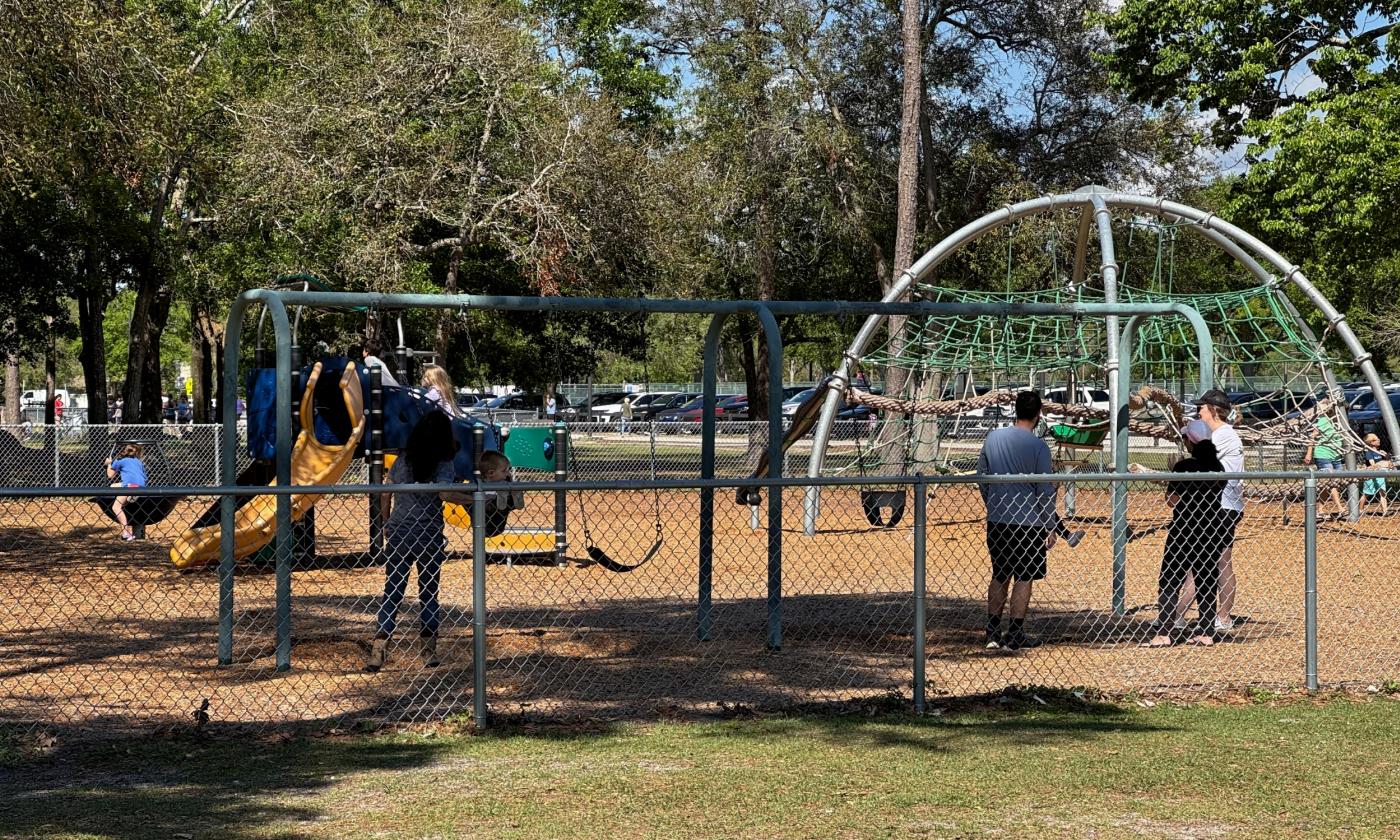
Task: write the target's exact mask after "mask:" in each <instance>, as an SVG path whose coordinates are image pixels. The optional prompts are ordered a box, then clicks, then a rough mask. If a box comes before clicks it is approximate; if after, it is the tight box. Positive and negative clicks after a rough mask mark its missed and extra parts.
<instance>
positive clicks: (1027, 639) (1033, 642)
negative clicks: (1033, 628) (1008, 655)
mask: <svg viewBox="0 0 1400 840" xmlns="http://www.w3.org/2000/svg"><path fill="white" fill-rule="evenodd" d="M1043 644H1045V643H1044V642H1043V641H1041V640H1040V639H1037V638H1035V637H1034V636H1027V635H1026V634H1024V633H1021V634H1019V635H1015V636H1008V637H1007V638H1005V639H1002V640H1001V646H1002V647H1004V648H1006V649H1007V650H1026V649H1027V648H1038V647H1040V646H1041V645H1043Z"/></svg>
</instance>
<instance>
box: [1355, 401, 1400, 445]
mask: <svg viewBox="0 0 1400 840" xmlns="http://www.w3.org/2000/svg"><path fill="white" fill-rule="evenodd" d="M1387 398H1388V399H1389V400H1390V407H1391V409H1392V410H1393V411H1395V412H1396V413H1397V414H1400V391H1392V392H1390V394H1389V395H1388V396H1387ZM1347 420H1349V421H1350V422H1351V427H1352V428H1353V429H1355V430H1356V433H1357V434H1358V435H1361V436H1363V437H1364V436H1365V435H1368V434H1375V435H1377V436H1378V437H1379V438H1380V439H1381V448H1382V449H1384V450H1386V451H1387V452H1393V451H1394V450H1393V449H1392V448H1391V442H1390V436H1389V435H1387V434H1386V432H1385V421H1384V420H1382V419H1381V410H1380V406H1378V405H1376V403H1375V402H1372V403H1370V405H1369V406H1368V407H1367V408H1364V409H1361V410H1359V411H1353V412H1350V413H1349V414H1348V415H1347Z"/></svg>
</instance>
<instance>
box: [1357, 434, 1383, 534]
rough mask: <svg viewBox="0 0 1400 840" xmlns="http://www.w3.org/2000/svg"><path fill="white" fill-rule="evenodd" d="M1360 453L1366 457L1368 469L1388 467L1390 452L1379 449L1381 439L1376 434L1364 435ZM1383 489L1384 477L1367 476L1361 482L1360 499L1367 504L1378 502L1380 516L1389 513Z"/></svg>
mask: <svg viewBox="0 0 1400 840" xmlns="http://www.w3.org/2000/svg"><path fill="white" fill-rule="evenodd" d="M1361 455H1362V457H1363V458H1365V459H1366V469H1368V470H1388V469H1390V453H1389V452H1386V451H1385V450H1384V449H1381V439H1380V437H1379V436H1377V435H1374V434H1370V435H1367V436H1366V450H1365V451H1364V452H1362V453H1361ZM1385 491H1386V488H1385V479H1383V478H1368V479H1366V481H1364V482H1363V483H1362V484H1361V498H1362V501H1363V502H1365V503H1367V504H1375V503H1376V502H1380V505H1381V516H1389V515H1390V500H1388V499H1387V498H1386V493H1385Z"/></svg>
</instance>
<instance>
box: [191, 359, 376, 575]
mask: <svg viewBox="0 0 1400 840" xmlns="http://www.w3.org/2000/svg"><path fill="white" fill-rule="evenodd" d="M320 378H321V363H320V362H317V363H316V366H315V367H314V368H312V370H311V376H310V377H309V378H308V379H307V382H306V396H305V397H303V399H302V401H301V414H300V419H301V434H299V435H298V436H297V440H296V445H295V446H293V447H292V484H293V485H294V486H296V485H310V484H334V483H335V482H337V481H339V480H340V477H341V476H342V475H344V474H345V471H346V470H347V469H348V468H349V467H350V463H351V462H352V461H353V460H355V447H356V446H358V445H359V442H360V437H361V436H362V435H363V434H364V432H365V416H364V398H363V395H362V394H361V393H360V377H359V376H358V375H356V373H355V366H354V365H346V366H345V374H344V375H343V376H341V377H340V391H341V394H342V395H343V397H344V399H345V410H346V411H348V412H349V413H350V415H349V416H350V417H352V418H359V422H358V423H357V424H356V425H355V428H354V429H353V430H352V431H351V432H350V439H349V440H347V441H345V443H343V444H339V445H334V446H328V445H326V444H323V443H321V442H320V441H318V440H316V435H315V434H314V433H313V431H312V403H313V402H314V399H313V396H312V395H313V393H314V391H315V388H316V381H317V380H318V379H320ZM273 484H276V482H275V481H274V482H273ZM319 498H320V496H317V495H310V494H300V495H294V496H292V519H293V520H297V519H301V517H302V515H303V514H305V513H306V512H307V511H308V510H310V509H311V506H312V505H313V504H315V503H316V500H317V499H319ZM276 533H277V497H276V496H255V497H253V498H252V499H249V500H248V503H247V504H245V505H243V507H241V508H239V509H238V511H237V513H235V514H234V521H233V555H234V556H235V557H247V556H248V555H249V554H252V553H253V552H255V551H257V550H258V549H260V548H262V547H263V546H265V545H267V544H268V543H270V542H272V538H273V537H274V536H275V535H276ZM218 559H219V526H218V525H211V526H210V527H208V528H193V529H191V530H189V531H186V532H185V533H184V534H181V535H180V538H179V539H178V540H176V541H175V544H174V545H172V546H171V547H170V560H171V562H173V563H174V564H175V565H176V567H177V568H181V569H187V568H190V567H191V566H201V565H204V564H205V563H215V562H218Z"/></svg>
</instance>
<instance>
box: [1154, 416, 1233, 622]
mask: <svg viewBox="0 0 1400 840" xmlns="http://www.w3.org/2000/svg"><path fill="white" fill-rule="evenodd" d="M1191 431H1194V430H1191V429H1188V434H1187V440H1188V442H1189V443H1190V445H1191V457H1190V458H1184V459H1182V460H1181V461H1178V462H1177V464H1176V466H1175V467H1173V468H1172V472H1175V473H1212V472H1224V471H1225V467H1224V465H1223V464H1221V463H1220V458H1219V456H1218V455H1217V454H1216V451H1215V444H1214V443H1212V442H1211V440H1210V436H1209V434H1206V435H1204V436H1200V435H1194V434H1191V433H1190V432H1191ZM1224 490H1225V481H1224V480H1223V479H1222V480H1218V481H1217V480H1200V481H1172V482H1169V483H1168V484H1167V504H1168V505H1170V506H1171V508H1172V521H1171V524H1170V525H1169V526H1168V528H1167V543H1166V546H1165V547H1164V548H1163V550H1162V571H1161V574H1160V575H1159V576H1158V578H1157V625H1156V634H1155V635H1154V636H1153V638H1152V640H1151V641H1150V642H1147V647H1169V646H1170V645H1171V644H1172V637H1171V635H1170V633H1171V627H1172V619H1173V614H1174V612H1175V607H1176V601H1177V598H1178V597H1179V595H1180V592H1181V586H1182V583H1183V582H1184V581H1185V579H1186V574H1187V572H1190V573H1191V574H1192V576H1194V577H1195V579H1196V608H1197V610H1198V611H1199V613H1200V619H1199V621H1198V624H1197V626H1198V629H1197V631H1196V632H1195V634H1194V635H1192V636H1190V637H1189V638H1188V639H1187V643H1188V644H1193V645H1205V646H1209V645H1213V644H1215V635H1214V628H1215V611H1216V610H1215V600H1216V589H1217V587H1218V584H1219V579H1220V568H1219V565H1218V564H1217V563H1216V558H1217V557H1219V556H1220V552H1221V550H1222V549H1223V547H1224V546H1223V544H1222V538H1223V536H1224V534H1225V527H1224V525H1225V523H1224V522H1223V515H1222V513H1221V507H1220V494H1221V493H1222V492H1224Z"/></svg>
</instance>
